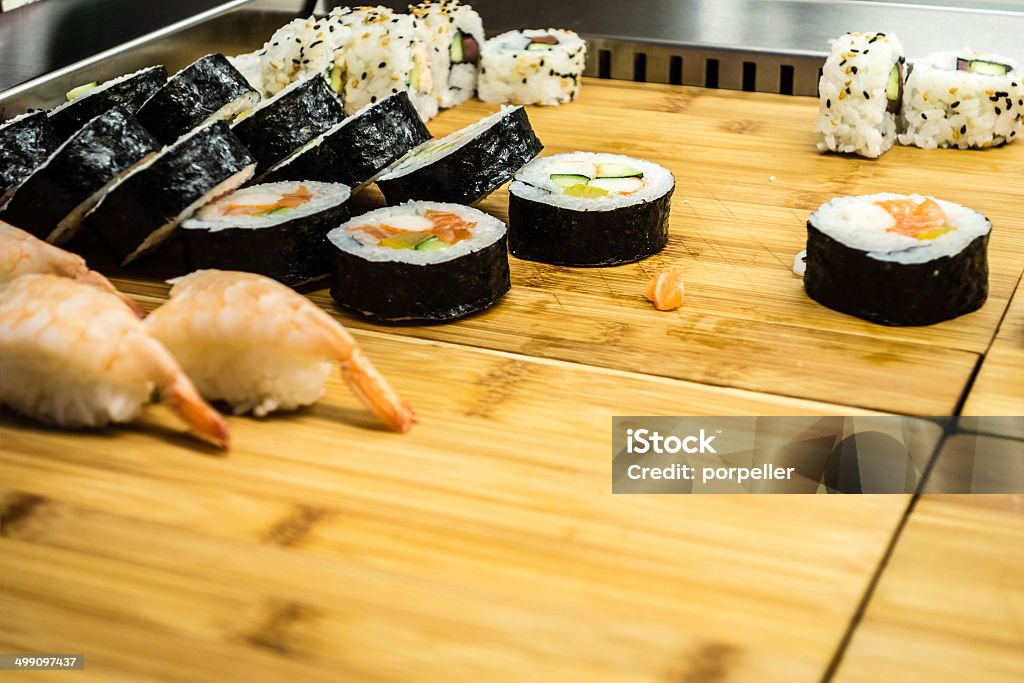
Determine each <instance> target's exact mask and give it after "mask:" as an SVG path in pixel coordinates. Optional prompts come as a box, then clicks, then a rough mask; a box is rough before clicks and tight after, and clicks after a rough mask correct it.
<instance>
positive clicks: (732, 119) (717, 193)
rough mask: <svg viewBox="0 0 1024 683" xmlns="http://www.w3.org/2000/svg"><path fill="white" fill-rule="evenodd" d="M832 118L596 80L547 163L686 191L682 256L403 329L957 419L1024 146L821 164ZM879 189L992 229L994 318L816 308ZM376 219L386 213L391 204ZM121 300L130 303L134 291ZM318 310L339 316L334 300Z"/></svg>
mask: <svg viewBox="0 0 1024 683" xmlns="http://www.w3.org/2000/svg"><path fill="white" fill-rule="evenodd" d="M816 107H817V104H816V102H815V101H814V100H811V99H808V98H794V97H785V96H778V95H764V94H759V93H742V92H734V91H726V90H706V89H702V88H680V87H677V86H662V85H654V84H637V83H627V82H622V81H595V80H590V81H588V82H587V85H586V87H584V89H583V91H582V95H581V96H580V99H579V100H578V101H577V102H575V103H573V104H571V105H568V106H563V107H555V108H538V107H533V108H530V110H529V114H530V118H531V121H532V122H533V124H534V128H535V129H536V131H537V133H538V135H539V137H540V138H541V140H542V141H543V142H544V144H545V151H544V154H554V153H561V152H568V151H573V150H579V149H587V150H596V151H607V152H617V153H623V154H628V155H631V156H639V157H643V158H646V159H650V160H652V161H655V162H658V163H660V164H662V165H664V166H666V167H667V168H669V169H670V170H671V171H672V172H673V173H674V174H675V175H676V180H677V189H676V192H675V195H674V197H673V206H672V222H671V237H670V242H669V246H668V248H667V249H666V250H665V251H663V252H662V253H660V254H658V255H656V256H655V257H653V258H650V259H647V260H645V261H642V262H640V263H638V264H633V265H627V266H620V267H616V268H563V267H555V266H547V265H543V264H536V263H530V262H525V261H520V260H518V259H515V258H513V259H512V284H513V289H512V291H511V292H510V293H509V295H508V296H506V297H505V298H504V299H503V300H502V301H501V302H500V303H499V305H498V306H496V307H495V308H493V309H491V310H489V311H487V312H485V313H483V314H481V315H477V316H474V317H471V318H468V319H465V320H462V321H460V322H457V323H455V324H450V325H440V326H428V327H398V328H392V331H394V332H396V333H400V334H407V335H412V336H417V337H421V338H428V339H437V340H443V341H449V342H454V343H459V344H467V345H471V346H478V347H483V348H495V349H501V350H503V351H509V352H513V353H522V354H525V355H530V356H542V357H547V358H556V359H561V360H568V361H573V362H580V363H584V364H588V365H600V366H603V367H610V368H618V369H623V370H630V371H634V372H641V373H651V374H659V375H664V376H667V377H674V378H680V379H687V380H692V381H697V382H704V383H708V384H715V385H721V386H732V387H738V388H744V389H750V390H754V391H760V392H765V393H771V394H780V395H787V396H796V397H801V398H809V399H813V400H818V401H825V402H831V403H839V404H849V403H853V404H856V405H858V406H862V407H865V408H867V409H871V410H879V411H885V412H895V413H904V414H917V415H949V414H952V412H953V411H954V410H955V409H956V407H957V405H958V402H959V401H960V399H961V397H962V395H963V393H964V392H965V390H966V388H967V385H968V382H969V380H970V377H971V374H972V372H973V371H974V369H975V366H976V364H977V363H978V361H979V359H980V355H981V354H983V353H984V352H985V351H986V349H987V348H988V346H989V344H990V343H991V341H992V338H993V336H994V334H995V331H996V328H997V326H998V324H999V321H1000V320H1001V319H1002V316H1003V313H1004V311H1005V309H1006V306H1007V302H1008V301H1009V299H1010V296H1011V294H1012V293H1013V290H1014V288H1015V287H1016V285H1017V283H1018V281H1019V280H1020V277H1021V273H1022V270H1024V265H1022V263H1024V259H1022V254H1024V183H1019V182H1013V181H1012V180H1011V179H1014V178H1018V179H1019V178H1021V177H1024V145H1020V144H1017V145H1010V146H1008V147H1006V148H1003V149H995V150H987V151H982V152H962V151H957V150H920V149H916V148H905V147H898V148H896V149H893V150H892V151H891V152H889V153H888V154H886V155H885V156H884V157H882V158H881V159H878V160H865V159H857V158H850V157H843V156H837V155H821V154H818V153H817V151H816V150H815V148H814V143H815V135H814V133H813V125H814V120H815V117H816V112H817V109H816ZM494 110H495V106H494V105H487V104H484V103H482V102H478V101H475V100H474V101H470V102H467V103H465V104H463V105H460V106H459V107H457V108H455V109H451V110H448V111H445V112H443V113H442V114H441V115H440V116H439V117H437V118H436V119H434V120H433V121H431V122H430V129H431V131H432V132H433V133H434V134H435V135H443V134H446V133H448V132H450V131H452V130H455V129H457V128H460V127H462V126H464V125H467V124H469V123H471V122H473V121H475V120H477V119H479V118H480V117H482V116H484V115H486V114H488V113H491V112H492V111H494ZM773 177H774V180H772V178H773ZM880 191H893V192H904V193H911V192H920V193H924V194H934V195H936V196H939V197H942V198H945V199H949V200H951V201H957V202H960V203H963V204H967V205H969V206H972V207H973V208H976V209H977V210H979V211H982V212H983V213H985V214H986V215H987V216H989V218H990V219H991V220H992V221H993V223H994V225H995V229H994V231H993V234H992V239H991V244H990V247H989V258H990V264H991V277H990V289H991V293H990V295H989V299H988V302H987V303H986V305H985V306H984V307H983V308H982V309H981V310H980V311H978V312H976V313H973V314H970V315H967V316H963V317H961V318H958V319H956V320H953V321H950V322H946V323H942V324H939V325H933V326H929V327H923V328H886V327H882V326H878V325H873V324H870V323H867V322H864V321H862V320H859V319H857V318H853V317H850V316H846V315H843V314H840V313H836V312H834V311H831V310H829V309H826V308H824V307H822V306H820V305H818V304H817V303H815V302H813V301H811V300H810V299H809V298H808V297H807V296H806V295H805V294H804V291H803V286H802V283H801V280H800V279H799V278H797V277H795V276H794V275H793V273H792V271H791V265H792V263H793V257H794V256H795V255H796V253H797V252H799V251H800V250H801V249H803V246H804V242H805V239H806V229H805V224H806V220H807V217H808V215H809V214H810V212H811V211H813V210H814V209H816V208H817V207H818V206H820V205H821V204H823V203H824V202H826V201H828V200H829V199H831V198H833V197H835V196H841V195H849V194H864V193H873V192H880ZM360 203H361V205H362V206H366V207H367V208H370V206H369V205H371V204H373V205H376V204H379V203H380V199H379V194H377V193H376V191H375V190H373V191H371V192H368V193H366V196H364V197H363V198H361V199H360ZM507 204H508V195H507V191H506V190H505V189H504V188H502V189H501V190H500V191H498V192H495V193H494V194H493V195H491V197H489V198H488V199H486V200H485V201H484V202H483V203H482V205H481V208H483V209H484V210H486V211H488V212H490V213H492V214H494V215H496V216H498V217H500V218H502V219H506V218H507ZM167 258H168V257H167V254H166V253H165V254H164V255H163V256H161V255H160V254H159V253H158V255H156V256H154V257H153V258H152V259H150V262H149V263H143V264H141V265H140V266H139V270H137V271H134V272H133V273H130V274H129V275H132V276H135V277H139V276H141V277H143V278H146V277H149V276H151V273H152V269H153V268H154V263H153V261H160V260H161V259H163V260H164V261H165V262H164V263H157V264H155V267H157V268H158V269H160V270H161V271H162V272H163V269H165V268H167V267H168V266H167V263H166V259H167ZM667 267H681V268H682V269H683V270H684V272H685V274H686V287H687V296H688V299H687V302H686V305H685V306H684V307H683V308H682V309H680V310H679V311H676V312H672V313H658V312H656V311H654V310H653V308H652V307H651V306H650V305H649V304H648V303H647V302H646V301H645V299H644V297H643V292H644V289H645V285H646V282H647V280H648V279H649V278H650V277H651V276H653V274H654V273H656V272H657V271H659V270H661V269H663V268H667ZM121 284H124V285H125V286H126V288H128V289H129V290H130V291H131V287H132V283H131V282H125V281H122V283H121ZM312 298H313V299H314V300H316V301H317V302H318V303H320V304H322V305H324V306H325V307H330V297H329V295H328V294H327V292H326V290H324V291H321V292H316V293H313V295H312ZM344 319H345V321H346V323H347V324H351V325H353V326H360V327H371V326H372V325H370V324H368V323H364V322H362V321H360V320H356V319H354V318H349V317H345V318H344ZM894 378H898V379H894Z"/></svg>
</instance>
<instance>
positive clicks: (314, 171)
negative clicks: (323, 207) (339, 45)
mask: <svg viewBox="0 0 1024 683" xmlns="http://www.w3.org/2000/svg"><path fill="white" fill-rule="evenodd" d="M428 140H430V131H428V130H427V127H426V126H425V125H424V124H423V119H421V118H420V116H419V114H417V113H416V108H415V107H413V106H412V101H411V100H410V99H409V94H408V93H407V92H405V91H404V90H402V91H399V92H397V93H395V94H394V95H388V96H387V97H385V98H384V99H383V100H380V101H378V102H376V103H375V104H371V105H367V106H366V107H364V108H363V109H362V110H360V111H358V112H356V113H355V114H353V115H352V116H350V117H348V118H347V119H345V120H344V121H342V122H341V123H339V124H338V125H336V126H334V127H333V128H331V129H330V130H328V131H327V132H325V133H322V134H321V135H319V136H317V137H316V138H314V139H313V140H311V141H310V142H308V143H307V144H306V145H304V146H303V147H301V148H300V149H298V150H296V151H295V153H294V154H292V155H291V156H290V157H288V158H287V159H285V160H284V161H282V162H281V163H280V164H278V165H277V166H275V167H274V168H272V169H270V171H268V172H267V174H266V175H265V177H264V180H265V181H266V182H275V181H279V180H321V181H324V182H332V183H345V184H346V185H349V186H350V187H353V188H358V187H361V186H363V185H365V184H366V183H368V182H370V181H371V180H372V179H373V178H375V177H376V176H377V175H378V174H379V173H381V172H382V171H384V170H385V169H386V168H387V167H388V166H390V165H391V164H393V163H395V162H396V161H398V160H399V159H401V158H402V157H404V156H405V155H406V154H408V153H409V152H410V151H412V150H413V149H415V148H416V147H419V146H420V145H422V144H423V143H424V142H426V141H428Z"/></svg>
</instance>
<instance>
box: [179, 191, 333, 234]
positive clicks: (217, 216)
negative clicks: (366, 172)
mask: <svg viewBox="0 0 1024 683" xmlns="http://www.w3.org/2000/svg"><path fill="white" fill-rule="evenodd" d="M302 187H305V188H306V189H307V190H309V193H310V194H311V195H312V197H311V198H310V199H309V200H307V201H306V202H304V203H303V204H300V205H299V206H296V207H294V208H292V209H291V210H289V211H287V212H283V213H280V214H271V215H265V216H246V215H228V213H227V212H228V208H229V207H230V206H232V205H247V204H273V203H275V202H276V201H278V200H280V198H281V197H282V196H284V195H287V194H294V193H296V192H298V191H299V190H300V188H302ZM351 194H352V191H351V189H350V188H349V187H348V185H345V184H343V183H321V182H317V181H312V180H303V181H285V182H280V183H265V184H262V185H250V186H249V187H244V188H242V189H240V190H236V191H234V192H231V193H230V194H226V195H223V196H221V197H220V198H218V199H216V200H214V201H212V202H210V203H209V204H207V205H205V206H203V207H202V208H201V209H199V211H197V212H196V213H195V214H194V215H193V217H192V218H189V219H188V220H186V221H184V222H183V223H182V224H181V227H182V229H183V230H209V231H210V232H219V231H221V230H227V229H229V228H246V229H251V230H257V229H260V228H272V227H274V226H277V225H281V224H282V223H290V222H291V221H294V220H296V219H299V218H303V217H306V216H313V215H315V214H318V213H320V212H322V211H326V210H327V209H331V208H334V207H335V206H338V205H340V204H344V203H345V202H347V201H348V200H349V197H350V196H351Z"/></svg>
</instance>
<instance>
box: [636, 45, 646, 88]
mask: <svg viewBox="0 0 1024 683" xmlns="http://www.w3.org/2000/svg"><path fill="white" fill-rule="evenodd" d="M633 80H634V81H636V82H638V83H646V82H647V55H646V54H644V53H643V52H637V53H636V54H635V55H633Z"/></svg>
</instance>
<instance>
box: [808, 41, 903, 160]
mask: <svg viewBox="0 0 1024 683" xmlns="http://www.w3.org/2000/svg"><path fill="white" fill-rule="evenodd" d="M902 58H903V47H902V46H901V45H900V42H899V40H898V39H897V38H896V36H893V35H885V34H881V33H877V34H876V33H847V34H846V35H844V36H842V37H840V38H837V39H835V40H833V41H832V49H831V51H830V52H829V55H828V59H827V60H826V61H825V66H824V69H823V71H822V76H821V80H820V81H819V83H818V96H819V99H820V104H819V109H818V112H819V113H818V122H817V125H816V130H817V131H818V133H820V134H821V140H820V141H819V142H818V149H819V150H821V151H826V150H831V151H833V152H843V153H846V154H859V155H861V156H865V157H869V158H876V157H879V156H881V155H882V154H884V153H885V152H886V151H888V150H889V149H890V148H891V147H892V146H893V144H894V143H895V142H896V115H895V114H892V113H890V112H888V111H887V106H888V100H887V99H886V96H885V90H886V86H887V85H888V83H889V74H890V72H891V71H892V68H893V66H894V65H895V64H896V63H897V62H899V61H900V60H901V59H902Z"/></svg>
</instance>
